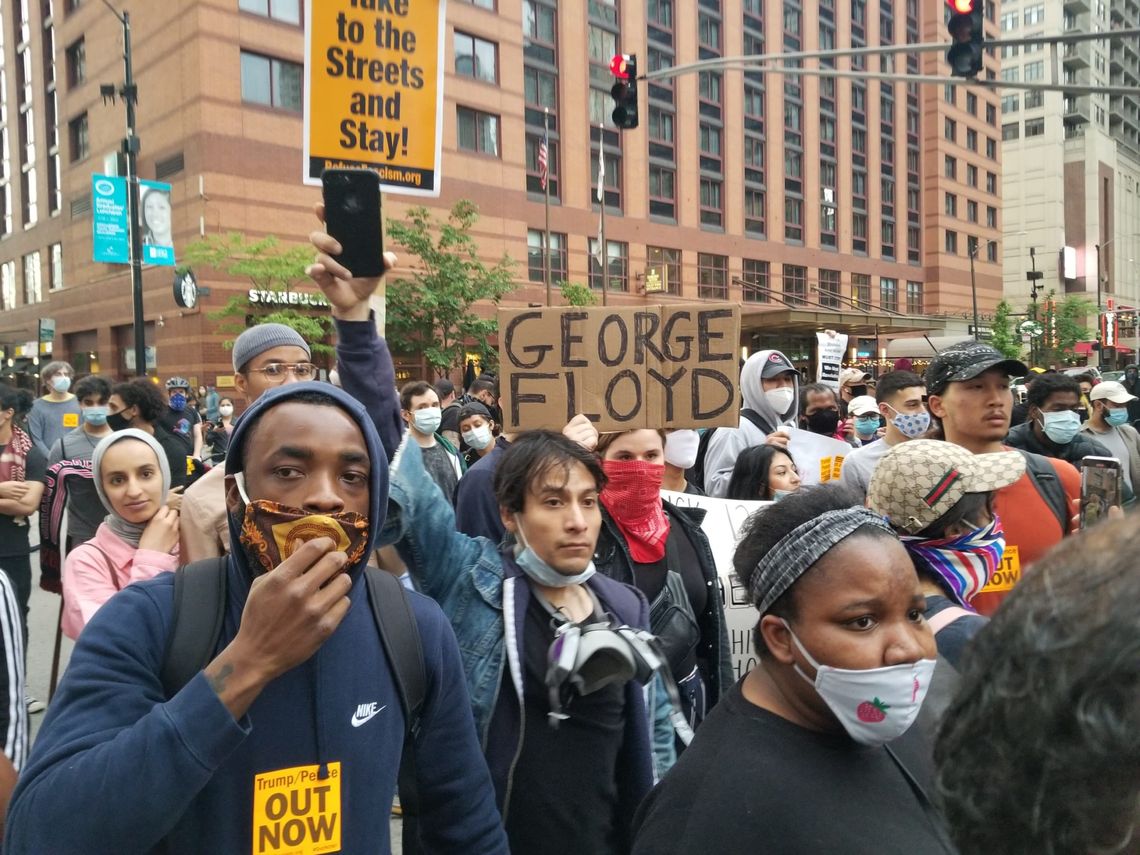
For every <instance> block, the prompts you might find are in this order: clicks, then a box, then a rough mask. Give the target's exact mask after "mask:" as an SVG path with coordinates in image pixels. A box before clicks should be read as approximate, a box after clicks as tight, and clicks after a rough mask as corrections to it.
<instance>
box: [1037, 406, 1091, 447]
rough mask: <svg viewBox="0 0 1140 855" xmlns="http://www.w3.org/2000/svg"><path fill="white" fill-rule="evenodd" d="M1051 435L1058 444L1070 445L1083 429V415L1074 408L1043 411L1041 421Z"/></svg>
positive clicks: (1043, 427) (1042, 426) (1044, 429)
mask: <svg viewBox="0 0 1140 855" xmlns="http://www.w3.org/2000/svg"><path fill="white" fill-rule="evenodd" d="M1039 424H1040V425H1041V429H1042V430H1043V431H1045V436H1047V437H1049V439H1051V440H1052V441H1053V442H1055V443H1057V445H1068V444H1069V443H1070V442H1072V441H1073V437H1075V436H1076V435H1077V434H1078V433H1079V432H1080V430H1081V417H1080V416H1078V415H1077V414H1076V413H1074V412H1073V411H1072V410H1065V411H1064V412H1060V413H1042V414H1041V421H1040V423H1039Z"/></svg>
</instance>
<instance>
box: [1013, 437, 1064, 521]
mask: <svg viewBox="0 0 1140 855" xmlns="http://www.w3.org/2000/svg"><path fill="white" fill-rule="evenodd" d="M1018 450H1019V451H1021V456H1022V457H1024V458H1025V468H1026V471H1028V472H1029V479H1030V480H1031V481H1032V482H1033V486H1034V487H1035V488H1036V490H1037V493H1038V494H1039V495H1040V496H1041V498H1042V499H1043V500H1044V501H1045V504H1047V505H1048V506H1049V510H1051V511H1052V512H1053V516H1055V517H1056V518H1057V522H1058V523H1060V525H1061V534H1062V535H1066V534H1068V533H1069V528H1070V526H1071V524H1072V519H1071V517H1072V514H1071V513H1070V512H1069V499H1068V497H1067V496H1066V495H1065V488H1064V487H1063V486H1062V484H1061V479H1060V477H1059V476H1058V475H1057V470H1056V469H1055V468H1054V467H1053V464H1052V463H1050V462H1049V458H1047V457H1043V456H1042V455H1040V454H1034V453H1033V452H1031V451H1024V450H1022V449H1018Z"/></svg>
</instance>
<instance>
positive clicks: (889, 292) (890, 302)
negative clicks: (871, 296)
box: [879, 276, 899, 312]
mask: <svg viewBox="0 0 1140 855" xmlns="http://www.w3.org/2000/svg"><path fill="white" fill-rule="evenodd" d="M879 308H880V309H882V310H883V311H884V312H897V311H898V310H899V282H898V280H897V279H888V278H886V277H885V276H881V277H879Z"/></svg>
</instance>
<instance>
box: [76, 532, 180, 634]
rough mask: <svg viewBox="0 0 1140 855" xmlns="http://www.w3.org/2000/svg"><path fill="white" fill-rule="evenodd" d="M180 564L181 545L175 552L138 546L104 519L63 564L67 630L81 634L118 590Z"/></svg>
mask: <svg viewBox="0 0 1140 855" xmlns="http://www.w3.org/2000/svg"><path fill="white" fill-rule="evenodd" d="M100 550H102V552H100ZM104 556H105V557H104ZM108 565H110V566H108ZM177 568H178V547H175V548H174V551H173V552H172V553H164V552H155V551H154V550H153V549H137V548H135V547H134V546H131V545H130V544H129V543H127V542H126V541H125V540H123V539H122V538H120V537H119V536H118V535H117V534H115V533H114V532H113V531H111V529H110V527H109V526H108V525H107V524H106V523H103V524H102V525H100V526H99V528H98V529H96V531H95V537H93V538H92V539H91V540H90V541H88V542H87V543H84V544H81V545H80V546H77V547H75V549H73V550H72V551H71V552H69V553H68V554H67V560H66V561H65V562H64V564H63V631H64V633H66V634H67V637H68V638H78V637H79V633H80V632H82V631H83V627H85V626H86V625H87V621H89V620H91V617H92V615H94V614H95V612H97V611H99V607H100V606H102V605H103V603H105V602H107V600H109V599H111V597H113V596H114V595H115V592H116V591H118V590H119V589H121V588H125V587H126V586H127V585H129V584H130V583H131V582H141V581H142V580H143V579H150V578H151V577H153V576H157V575H158V574H159V573H165V572H167V571H172V570H175V569H177ZM112 572H113V573H114V577H112V576H111V573H112Z"/></svg>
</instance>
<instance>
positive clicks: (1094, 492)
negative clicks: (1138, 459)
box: [1081, 457, 1122, 528]
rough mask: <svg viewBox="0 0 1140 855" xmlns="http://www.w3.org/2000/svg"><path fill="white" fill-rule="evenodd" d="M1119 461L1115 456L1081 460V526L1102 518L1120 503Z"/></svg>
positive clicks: (1091, 523)
mask: <svg viewBox="0 0 1140 855" xmlns="http://www.w3.org/2000/svg"><path fill="white" fill-rule="evenodd" d="M1121 478H1122V476H1121V471H1120V461H1119V460H1117V459H1116V458H1115V457H1086V458H1084V459H1083V460H1082V461H1081V528H1088V527H1089V526H1090V525H1095V524H1096V523H1098V522H1100V521H1101V520H1103V519H1104V518H1105V517H1107V516H1108V509H1109V508H1111V507H1114V506H1115V507H1120V503H1121Z"/></svg>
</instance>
